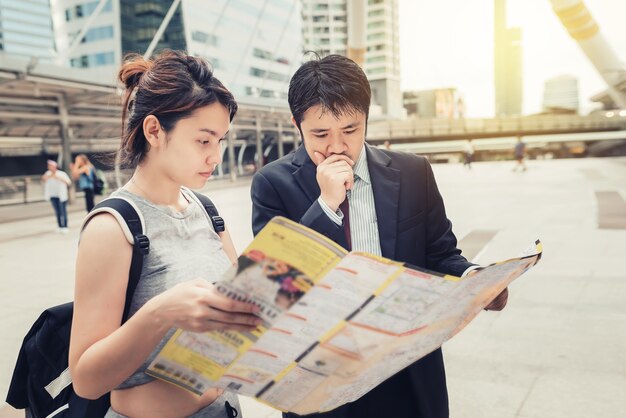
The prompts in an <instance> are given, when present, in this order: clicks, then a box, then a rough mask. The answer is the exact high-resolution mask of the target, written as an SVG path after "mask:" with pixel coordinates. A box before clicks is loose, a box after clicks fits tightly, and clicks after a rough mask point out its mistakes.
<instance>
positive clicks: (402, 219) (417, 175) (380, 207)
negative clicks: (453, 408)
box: [251, 55, 506, 418]
mask: <svg viewBox="0 0 626 418" xmlns="http://www.w3.org/2000/svg"><path fill="white" fill-rule="evenodd" d="M288 97H289V106H290V108H291V113H292V121H293V123H294V124H295V126H296V127H297V128H298V130H299V131H300V135H301V136H302V140H303V144H304V146H301V147H299V148H298V149H297V150H296V151H295V152H294V153H292V154H289V155H287V156H285V157H283V158H281V159H279V160H278V161H275V162H273V163H271V164H268V165H267V166H265V167H264V168H263V169H261V170H260V171H259V172H258V173H257V174H256V175H255V176H254V178H253V180H252V191H251V194H252V203H253V208H252V228H253V231H254V233H255V234H257V233H258V232H259V231H260V230H261V229H262V228H263V226H265V224H266V223H267V222H268V221H269V220H270V219H272V218H273V217H274V216H279V215H280V216H284V217H287V218H289V219H292V220H295V221H297V222H300V223H301V224H303V225H306V226H308V227H310V228H312V229H314V230H316V231H318V232H320V233H322V234H324V235H326V236H328V237H329V238H331V239H332V240H334V241H336V242H337V243H339V244H340V245H342V246H343V247H344V248H347V249H352V250H359V251H366V252H369V253H372V254H377V255H382V256H384V257H387V258H390V259H393V260H397V261H402V262H406V263H409V264H413V265H416V266H421V267H425V268H428V269H431V270H435V271H438V272H443V273H448V274H453V275H457V276H461V275H463V274H466V273H467V272H468V271H469V270H471V269H473V268H477V266H472V264H471V263H469V262H468V261H467V260H466V259H465V258H464V257H462V256H461V255H460V253H461V251H460V250H458V249H457V248H456V238H455V236H454V234H453V233H452V229H451V224H450V221H449V220H448V219H447V218H446V214H445V209H444V206H443V201H442V199H441V195H440V194H439V191H438V190H437V185H436V184H435V180H434V178H433V172H432V170H431V168H430V165H429V164H428V162H427V161H426V160H425V159H424V158H422V157H418V156H416V155H411V154H406V153H398V152H393V151H389V150H381V149H377V148H373V147H370V146H369V145H367V144H365V132H366V126H367V115H368V112H369V105H370V99H371V93H370V87H369V83H368V81H367V78H366V76H365V74H364V73H363V71H362V70H361V68H360V67H359V66H358V65H357V64H356V63H354V62H353V61H351V60H349V59H348V58H345V57H342V56H339V55H330V56H327V57H325V58H323V59H320V60H313V61H309V62H307V63H305V64H303V65H302V66H301V67H300V68H299V69H298V71H296V73H295V74H294V76H293V77H292V79H291V82H290V85H289V96H288ZM505 303H506V292H503V294H502V295H500V296H498V298H496V300H494V302H492V304H491V305H490V306H489V308H490V309H502V308H503V307H504V304H505ZM313 415H314V416H319V417H324V418H368V417H370V418H387V417H394V418H399V417H407V418H408V417H411V418H415V417H422V418H427V417H428V418H430V417H436V418H438V417H447V416H448V395H447V389H446V379H445V372H444V367H443V358H442V354H441V349H437V350H435V351H434V352H432V353H431V354H429V355H427V356H426V357H424V358H422V359H421V360H419V361H418V362H416V363H414V364H413V365H411V366H410V367H408V368H406V369H404V370H402V371H401V372H400V373H398V374H396V375H395V376H393V377H391V378H389V379H388V380H386V381H385V382H383V383H382V384H380V385H379V386H377V387H376V388H375V389H373V390H372V391H370V392H369V393H367V394H366V395H365V396H363V397H362V398H360V399H359V400H357V401H355V402H352V403H350V404H347V405H344V406H342V407H340V408H337V409H336V410H334V411H331V412H328V413H324V414H313ZM285 416H286V417H293V416H295V415H293V414H285Z"/></svg>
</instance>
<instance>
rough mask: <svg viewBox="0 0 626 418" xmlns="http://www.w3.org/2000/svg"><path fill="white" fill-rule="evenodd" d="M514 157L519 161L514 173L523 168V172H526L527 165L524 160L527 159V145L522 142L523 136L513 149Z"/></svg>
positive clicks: (518, 138) (518, 139)
mask: <svg viewBox="0 0 626 418" xmlns="http://www.w3.org/2000/svg"><path fill="white" fill-rule="evenodd" d="M513 155H514V156H515V160H516V161H517V163H516V164H515V166H514V167H513V171H517V169H518V168H521V169H522V171H526V163H525V162H524V159H525V158H526V143H525V142H524V141H522V137H521V136H518V137H517V143H516V144H515V148H514V149H513Z"/></svg>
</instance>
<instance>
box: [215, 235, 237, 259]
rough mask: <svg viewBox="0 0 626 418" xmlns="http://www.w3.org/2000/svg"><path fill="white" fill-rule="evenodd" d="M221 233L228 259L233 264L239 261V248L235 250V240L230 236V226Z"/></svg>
mask: <svg viewBox="0 0 626 418" xmlns="http://www.w3.org/2000/svg"><path fill="white" fill-rule="evenodd" d="M219 235H220V239H221V240H222V245H223V246H224V251H225V252H226V255H227V256H228V259H229V260H230V262H231V263H233V264H235V263H237V250H235V244H233V240H232V238H231V237H230V232H228V228H225V229H224V232H222V233H221V234H219Z"/></svg>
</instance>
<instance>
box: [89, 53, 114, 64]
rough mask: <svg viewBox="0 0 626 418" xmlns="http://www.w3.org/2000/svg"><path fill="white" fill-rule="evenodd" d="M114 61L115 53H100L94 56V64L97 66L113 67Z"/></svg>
mask: <svg viewBox="0 0 626 418" xmlns="http://www.w3.org/2000/svg"><path fill="white" fill-rule="evenodd" d="M114 61H115V56H114V55H113V52H100V53H98V54H95V55H93V62H94V65H95V66H100V65H111V64H113V63H114Z"/></svg>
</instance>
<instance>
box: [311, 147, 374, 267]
mask: <svg viewBox="0 0 626 418" xmlns="http://www.w3.org/2000/svg"><path fill="white" fill-rule="evenodd" d="M353 170H354V186H353V187H352V190H348V192H347V196H348V205H349V206H350V238H351V240H352V250H353V251H364V252H367V253H370V254H375V255H378V256H381V255H382V251H381V249H380V237H379V236H378V221H377V219H376V205H375V204H374V191H373V189H372V182H371V179H370V172H369V169H368V167H367V157H366V152H365V146H363V148H362V149H361V153H360V154H359V158H358V159H357V161H356V163H355V164H354V167H353ZM318 201H319V204H320V206H321V207H322V210H324V213H326V215H328V217H329V218H330V219H332V220H333V222H335V223H336V224H337V225H341V223H342V221H343V213H342V212H341V210H340V209H338V210H337V212H333V210H332V209H331V208H330V207H328V205H327V204H326V202H324V201H323V200H322V198H321V196H320V197H319V199H318Z"/></svg>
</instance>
